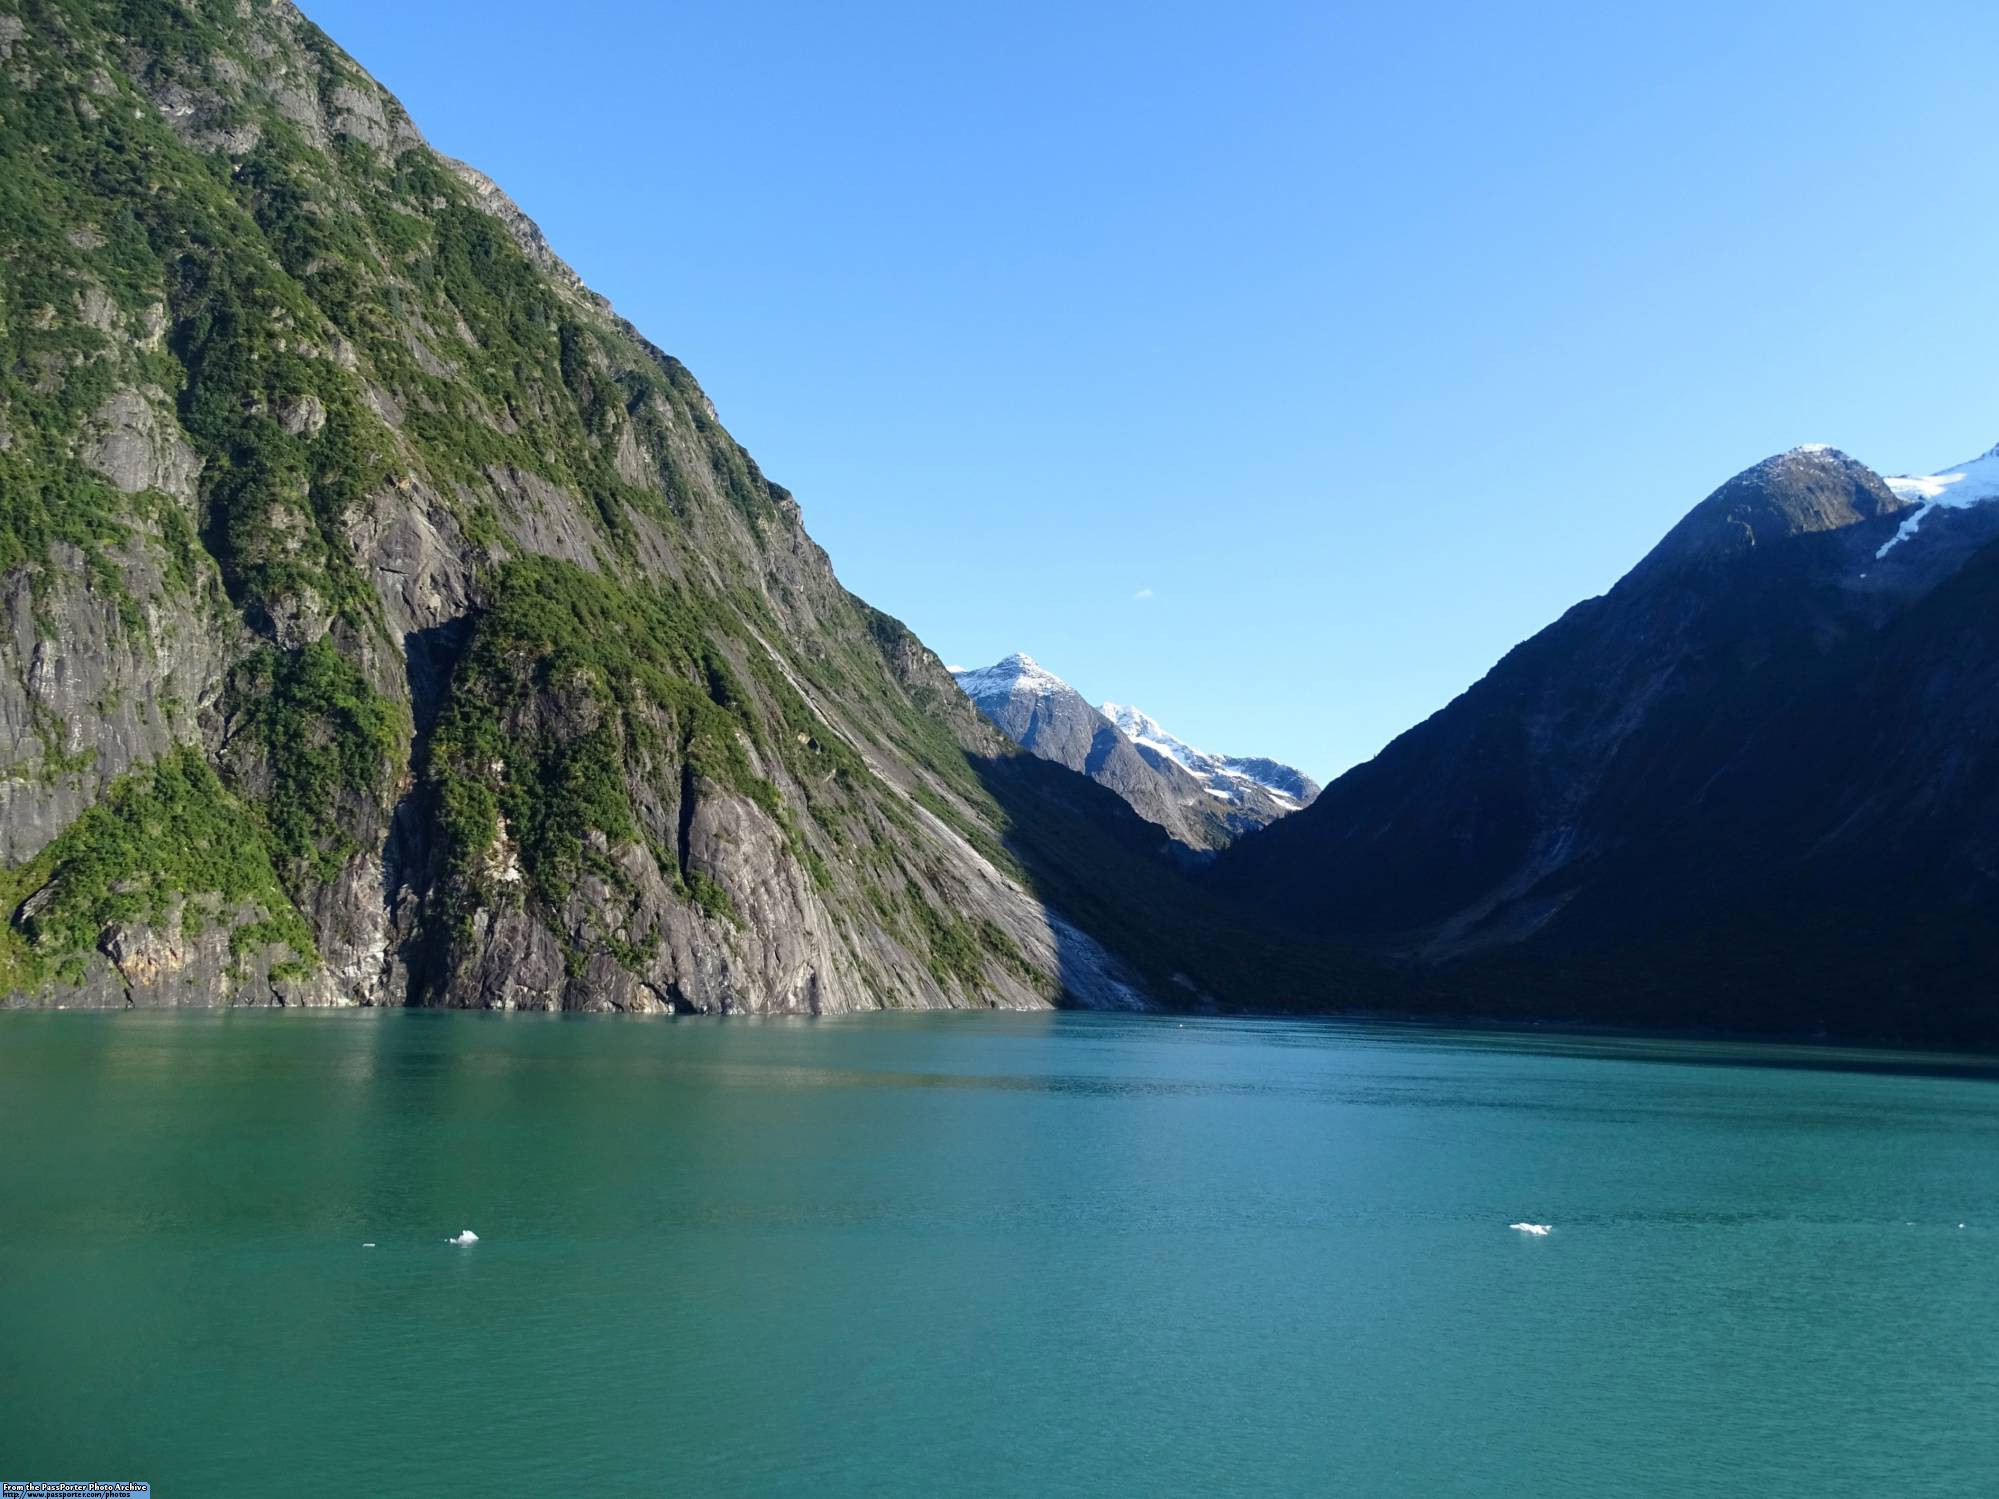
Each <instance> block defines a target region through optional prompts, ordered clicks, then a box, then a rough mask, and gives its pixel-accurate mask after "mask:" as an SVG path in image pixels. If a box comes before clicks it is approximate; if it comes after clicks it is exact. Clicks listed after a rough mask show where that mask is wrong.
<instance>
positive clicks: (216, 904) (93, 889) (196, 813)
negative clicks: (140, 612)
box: [0, 748, 318, 989]
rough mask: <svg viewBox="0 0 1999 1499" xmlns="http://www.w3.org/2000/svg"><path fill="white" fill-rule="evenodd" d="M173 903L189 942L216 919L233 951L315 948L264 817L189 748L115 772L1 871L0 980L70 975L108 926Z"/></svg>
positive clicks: (80, 969) (308, 954)
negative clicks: (92, 799)
mask: <svg viewBox="0 0 1999 1499" xmlns="http://www.w3.org/2000/svg"><path fill="white" fill-rule="evenodd" d="M177 901H178V902H184V903H183V904H182V907H181V916H180V934H181V938H182V941H183V942H184V943H185V942H189V941H192V940H193V939H194V938H196V937H198V936H199V935H200V934H201V932H202V931H203V930H204V929H205V927H206V926H207V924H208V923H210V922H220V923H222V924H223V925H225V926H231V927H233V930H232V931H231V934H230V944H229V945H230V950H231V952H232V953H237V954H242V953H248V952H252V951H255V950H257V949H260V948H262V947H264V946H266V945H267V944H270V943H282V944H284V945H285V946H286V947H288V948H289V949H290V950H291V954H292V959H291V961H292V962H294V963H310V962H313V961H316V960H317V958H318V953H317V951H316V949H315V948H314V945H313V940H312V933H311V931H310V930H309V929H308V928H307V926H306V924H305V921H304V919H303V918H302V917H300V915H299V913H298V910H297V908H296V907H295V906H293V904H292V902H291V898H290V897H289V896H288V895H287V894H286V893H285V890H284V886H283V885H282V884H281V883H280V881H279V880H278V877H277V872H276V871H275V870H274V869H273V868H272V866H271V858H270V852H269V849H268V847H267V846H266V844H265V842H264V839H263V835H262V833H261V832H260V831H259V829H258V827H257V824H256V823H255V822H254V821H253V820H252V819H251V818H249V817H247V816H245V815H244V809H243V807H242V805H241V804H240V803H239V802H237V801H236V799H235V798H234V797H232V796H230V795H229V793H228V792H227V791H226V790H225V789H224V788H223V786H222V783H221V782H220V781H219V780H217V779H216V776H215V772H214V771H213V770H212V769H211V768H210V767H209V765H208V762H207V761H206V760H204V759H203V758H202V756H201V754H200V752H199V751H198V750H195V749H192V748H188V749H182V750H180V751H178V752H177V753H175V754H172V755H169V756H167V757H166V758H164V759H162V760H160V761H158V762H156V763H155V764H153V765H152V766H150V767H148V768H147V769H145V770H141V771H138V772H135V773H134V774H132V775H129V776H125V777H122V778H120V779H119V780H118V781H117V782H115V783H114V784H113V785H112V787H111V789H110V791H109V792H107V793H106V794H105V796H104V799H103V800H102V801H100V802H99V803H98V804H97V805H96V806H94V807H92V808H91V809H90V810H89V811H87V812H85V813H84V814H83V816H81V817H79V818H78V819H77V820H76V821H75V822H73V823H71V824H70V825H69V827H68V828H66V829H65V830H64V831H63V833H62V836H61V837H59V838H57V839H56V840H55V841H54V842H53V843H51V844H49V845H48V847H47V848H45V849H43V850H42V852H41V853H40V854H39V855H37V856H36V857H35V858H33V859H31V860H29V861H28V862H27V863H26V864H24V865H22V866H20V867H19V868H16V869H11V870H8V871H6V873H5V874H4V876H0V904H4V908H5V910H6V911H8V912H9V913H10V919H9V921H8V923H7V925H6V926H5V927H4V928H0V987H4V988H6V989H22V988H35V987H39V986H40V985H42V984H45V983H48V982H49V981H50V980H52V979H59V980H63V981H67V982H71V983H74V982H76V981H77V980H79V979H80V978H82V976H83V973H84V964H85V962H86V960H87V959H88V957H89V956H90V954H92V953H93V952H94V951H95V950H96V949H97V946H98V944H99V943H100V942H101V941H102V940H103V939H104V936H105V934H106V933H107V932H110V931H112V930H114V929H116V928H118V927H121V926H124V925H127V924H130V923H134V922H148V923H157V922H159V921H161V920H163V919H164V918H166V917H167V915H168V914H169V912H170V910H171V909H172V908H173V906H174V905H175V904H176V902H177ZM246 908H247V910H248V916H249V919H248V920H247V921H244V922H242V923H241V924H238V918H239V915H240V914H242V913H243V912H244V911H245V909H246Z"/></svg>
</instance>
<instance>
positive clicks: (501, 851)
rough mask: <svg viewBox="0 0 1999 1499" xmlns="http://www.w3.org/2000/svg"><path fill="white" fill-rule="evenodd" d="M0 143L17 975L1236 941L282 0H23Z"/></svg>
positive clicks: (777, 981) (759, 1001)
mask: <svg viewBox="0 0 1999 1499" xmlns="http://www.w3.org/2000/svg"><path fill="white" fill-rule="evenodd" d="M579 149H581V146H580V145H579ZM0 164H4V171H0V240H4V249H5V258H4V271H0V298H4V300H0V342H4V346H5V347H4V359H0V605H4V609H5V616H6V622H7V628H6V630H5V631H4V633H0V656H4V658H5V659H4V670H0V753H4V755H5V757H6V764H7V772H6V775H5V777H4V779H0V858H4V860H5V864H6V868H5V870H4V873H0V884H4V886H5V894H4V900H0V916H4V925H0V997H4V1002H6V1003H10V1004H64V1005H98V1006H124V1005H167V1004H175V1005H178V1004H208V1003H242V1004H260V1003H280V1004H341V1003H365V1004H388V1003H398V1004H399V1003H410V1004H425V1005H451V1006H490V1007H503V1008H511V1007H518V1008H587V1009H630V1010H662V1009H672V1010H750V1011H767V1010H775V1011H801V1012H819V1011H834V1010H847V1009H857V1008H869V1007H875V1006H944V1005H1014V1006H1026V1005H1042V1004H1047V1003H1050V1002H1053V1001H1056V1000H1062V999H1065V1000H1067V1001H1069V1002H1075V1003H1086V1004H1107V1005H1127V1004H1139V1003H1146V1002H1150V1001H1151V1000H1153V999H1155V998H1156V997H1157V996H1158V995H1159V994H1161V993H1162V992H1166V991H1167V990H1168V989H1169V988H1170V986H1171V985H1172V984H1173V983H1174V982H1175V981H1176V980H1180V981H1184V983H1185V985H1186V986H1187V987H1189V988H1193V989H1201V988H1203V987H1205V986H1206V985H1208V984H1209V983H1210V982H1211V979H1210V975H1211V973H1215V972H1218V971H1219V968H1218V964H1219V959H1218V958H1217V957H1216V956H1215V955H1216V954H1219V953H1220V952H1221V951H1222V950H1223V948H1224V947H1225V946H1226V942H1225V938H1224V937H1223V936H1222V935H1220V931H1219V929H1218V928H1215V927H1213V926H1212V924H1211V923H1210V918H1209V916H1208V914H1207V913H1208V911H1209V903H1206V901H1205V897H1201V896H1198V895H1197V893H1196V892H1194V891H1192V890H1191V888H1189V887H1186V886H1185V885H1184V884H1183V883H1181V882H1180V881H1179V877H1178V876H1177V875H1175V874H1174V873H1173V871H1172V870H1171V869H1170V867H1168V865H1167V864H1166V863H1165V861H1161V860H1159V859H1157V858H1156V857H1155V855H1154V852H1153V849H1152V847H1151V846H1152V844H1153V843H1154V842H1155V841H1156V840H1155V838H1154V836H1153V834H1152V833H1151V832H1150V831H1149V830H1148V829H1147V828H1146V827H1145V825H1144V824H1142V823H1140V822H1139V820H1138V819H1137V818H1135V817H1134V816H1132V814H1131V813H1130V812H1129V810H1128V809H1127V808H1125V807H1124V806H1123V804H1121V803H1119V802H1118V801H1117V800H1116V799H1115V798H1114V797H1112V796H1110V795H1109V794H1108V793H1106V792H1104V791H1102V790H1101V788H1098V787H1095V786H1092V785H1090V784H1089V783H1088V782H1086V781H1084V780H1082V779H1081V778H1080V777H1075V776H1070V775H1069V774H1068V773H1067V772H1063V771H1059V770H1057V769H1056V768H1055V767H1052V766H1045V765H1042V764H1041V763H1040V762H1038V761H1036V760H1034V759H1033V758H1032V757H1031V756H1028V755H1025V754H1023V753H1021V752H1019V751H1018V750H1016V749H1015V748H1014V747H1013V746H1011V745H1010V744H1008V743H1007V742H1006V741H1005V740H1004V738H1003V737H1002V736H1001V735H999V734H998V733H997V732H996V731H994V730H993V729H992V728H991V727H990V725H988V724H987V723H986V722H985V720H984V719H982V718H981V717H980V716H979V714H978V713H977V712H976V711H974V709H973V708H972V706H971V705H970V704H969V703H968V702H967V701H966V700H965V698H964V697H963V695H962V694H961V693H960V692H959V691H958V690H957V688H956V687H955V685H954V684H953V682H952V680H951V677H950V676H949V675H948V674H947V673H946V672H945V671H944V669H943V667H942V665H941V663H939V662H938V661H937V659H936V657H934V656H933V655H932V654H931V653H930V652H929V651H928V650H927V649H925V648H924V647H923V645H922V644H921V642H919V641H917V640H916V639H915V637H914V636H912V635H911V634H910V633H909V632H908V631H907V630H906V629H904V628H903V627H902V626H901V625H900V624H898V623H897V622H896V621H895V620H893V619H891V618H889V617H888V616H887V615H884V614H881V613H879V612H878V611H876V610H874V609H872V608H870V607H869V606H868V605H866V604H865V603H863V602H862V601H860V600H859V599H857V598H855V597H853V596H852V595H851V594H849V593H848V592H846V590H845V589H843V588H842V587H841V586H840V584H839V582H838V580H837V579H836V578H835V576H834V573H833V571H832V568H831V566H830V564H829V562H828V560H827V558H826V555H825V554H824V553H823V552H822V551H821V550H820V549H819V548H818V546H816V545H815V544H814V543H813V541H812V540H811V538H810V537H809V536H808V535H807V534H806V532H805V530H804V528H803V526H802V524H801V519H800V511H799V507H798V505H797V504H796V502H795V501H794V500H793V499H792V497H791V495H790V494H788V493H787V492H786V491H785V490H784V489H782V488H781V487H779V486H778V485H776V484H773V483H771V482H770V481H769V480H768V479H766V478H765V476H764V475H763V474H762V473H761V472H760V470H759V469H758V467H757V465H756V463H755V462H754V461H753V460H752V459H751V458H750V456H749V455H748V454H747V453H745V452H744V451H743V449H742V448H741V447H739V446H738V445H737V444H736V443H735V442H734V441H733V440H732V439H731V438H730V437H729V435H728V433H727V432H726V431H725V430H724V428H723V427H722V425H721V424H720V421H719V420H718V418H717V415H716V412H715V410H714V408H713V406H712V405H711V404H710V403H709V401H708V399H707V397H706V396H705V395H704V394H703V393H702V391H701V388H700V387H699V385H698V384H696V382H695V380H694V378H693V377H692V376H691V375H690V374H689V373H688V371H687V370H686V369H685V368H683V367H682V366H681V365H680V364H679V363H678V362H677V361H675V360H674V359H672V358H671V357H669V356H668V355H666V354H664V353H662V352H661V351H660V350H658V349H657V348H655V347H654V346H653V345H652V344H650V343H649V342H647V341H646V340H645V338H644V337H643V336H641V335H640V334H639V332H638V331H637V330H636V329H634V328H633V327H632V326H631V325H630V324H629V323H627V322H626V321H624V320H623V319H622V318H620V317H619V316H617V314H616V313H615V312H614V311H613V310H612V308H611V307H610V305H609V304H608V303H607V302H606V301H605V300H604V299H603V298H602V297H600V296H598V295H597V294H596V293H594V292H592V291H591V290H590V289H589V288H588V287H586V286H584V285H583V283H582V282H581V281H580V280H579V279H578V278H577V276H576V275H575V273H574V272H573V271H572V270H570V268H569V267H568V266H567V265H565V264H564V263H563V262H562V261H561V260H560V259H559V258H558V257H557V256H556V254H555V252H554V250H553V249H552V248H551V247H550V246H549V244H548V243H547V241H546V240H545V239H544V238H543V236H542V234H541V233H540V231H539V230H538V229H537V228H536V227H535V225H534V224H533V223H532V222H531V221H530V220H529V219H528V218H527V217H526V216H525V215H524V214H523V213H522V212H521V211H520V209H519V208H518V207H517V206H516V205H515V204H514V203H513V202H512V201H511V200H510V199H508V198H507V196H506V195H505V194H504V193H503V192H502V191H501V190H500V189H499V188H498V187H497V186H496V185H495V184H494V183H493V182H491V181H490V180H489V179H487V178H486V177H485V176H483V175H482V174H480V173H479V172H477V171H475V170H474V169H472V168H471V167H468V166H466V165H464V164H463V163H460V162H456V161H453V160H450V159H448V158H446V157H443V156H441V155H439V154H438V153H437V152H435V151H434V150H432V149H431V148H430V147H429V146H428V145H427V144H426V143H425V141H424V139H423V137H422V136H421V135H420V134H419V133H418V131H417V129H416V127H415V126H414V125H413V124H412V122H411V121H410V119H409V118H408V116H407V115H406V114H405V112H404V111H403V109H402V107H401V106H400V105H399V104H398V103H397V101H396V100H395V99H393V98H392V97H390V96H389V95H388V94H387V93H386V92H385V91H384V90H383V89H382V88H381V87H380V86H379V85H378V84H376V83H375V82H374V80H372V79H371V78H370V77H369V76H368V75H367V74H366V73H365V72H364V71H362V69H361V68H360V67H359V66H358V65H356V64H355V63H354V62H353V61H352V59H350V58H349V57H347V56H346V54H344V53H343V52H341V51H340V49H339V48H338V47H336V46H335V45H334V44H333V43H332V42H331V41H330V40H329V39H328V38H327V37H326V36H325V35H324V34H323V33H321V32H320V31H319V30H318V29H317V28H316V27H315V26H313V25H312V24H311V23H310V22H309V21H308V20H306V19H305V18H304V17H303V16H302V15H301V14H300V13H299V12H298V11H297V10H296V9H295V8H293V7H292V6H291V5H289V4H285V3H253V0H185V3H174V0H62V3H57V0H30V3H25V4H19V5H16V6H12V7H10V8H9V11H8V13H5V14H0ZM1076 871H1087V872H1088V879H1087V880H1085V879H1080V878H1078V877H1077V874H1076ZM1051 892H1059V899H1058V896H1057V895H1056V894H1052V893H1051ZM1076 913H1081V914H1080V915H1079V914H1076ZM1204 923H1210V924H1206V925H1204ZM1085 924H1087V925H1089V926H1090V927H1091V928H1092V930H1093V931H1094V932H1096V933H1099V934H1102V935H1103V936H1105V937H1107V938H1114V939H1115V943H1116V946H1117V948H1118V951H1120V952H1122V953H1125V954H1130V956H1119V955H1117V953H1115V952H1113V951H1112V950H1111V948H1110V947H1108V946H1106V944H1105V942H1104V941H1101V940H1099V937H1098V936H1097V935H1091V934H1088V933H1086V932H1085V930H1084V929H1083V927H1084V925H1085ZM1191 933H1199V934H1200V935H1199V937H1198V942H1196V941H1195V939H1194V938H1192V937H1190V936H1188V935H1187V934H1191Z"/></svg>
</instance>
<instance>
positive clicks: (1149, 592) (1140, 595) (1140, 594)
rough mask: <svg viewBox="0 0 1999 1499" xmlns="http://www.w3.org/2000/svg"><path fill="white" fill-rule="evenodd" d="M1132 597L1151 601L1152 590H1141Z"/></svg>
mask: <svg viewBox="0 0 1999 1499" xmlns="http://www.w3.org/2000/svg"><path fill="white" fill-rule="evenodd" d="M1132 597H1133V598H1135V599H1149V598H1151V597H1152V590H1151V589H1150V588H1141V589H1139V590H1138V592H1137V593H1134V594H1133V595H1132Z"/></svg>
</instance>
